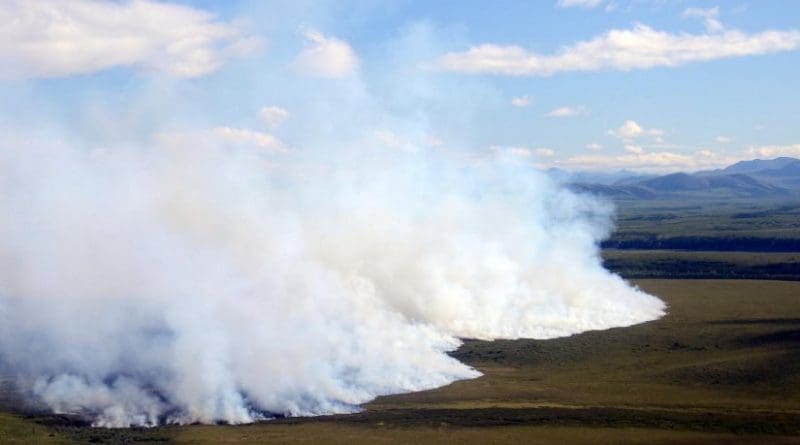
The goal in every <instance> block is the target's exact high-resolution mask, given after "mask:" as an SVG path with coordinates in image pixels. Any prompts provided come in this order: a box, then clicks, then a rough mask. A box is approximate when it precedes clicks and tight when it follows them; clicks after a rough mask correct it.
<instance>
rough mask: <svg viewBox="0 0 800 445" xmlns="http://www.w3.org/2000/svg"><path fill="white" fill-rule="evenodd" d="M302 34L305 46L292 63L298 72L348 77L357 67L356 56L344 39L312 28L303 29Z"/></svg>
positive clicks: (317, 75) (335, 77) (320, 75)
mask: <svg viewBox="0 0 800 445" xmlns="http://www.w3.org/2000/svg"><path fill="white" fill-rule="evenodd" d="M303 35H304V37H305V39H306V46H305V48H304V49H303V51H301V52H300V54H299V55H298V56H297V57H296V58H295V60H294V62H293V64H292V65H293V67H294V68H295V69H296V70H297V71H298V72H300V73H303V74H305V75H309V76H315V77H327V78H332V79H337V78H344V77H348V76H350V75H352V74H354V73H355V72H356V70H357V69H358V56H357V55H356V52H355V51H354V50H353V48H352V47H351V46H350V45H349V44H348V43H347V42H345V41H344V40H340V39H337V38H335V37H329V36H326V35H324V34H322V33H321V32H319V31H317V30H314V29H307V30H305V31H304V33H303Z"/></svg>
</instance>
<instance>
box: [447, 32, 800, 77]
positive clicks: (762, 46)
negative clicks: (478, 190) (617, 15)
mask: <svg viewBox="0 0 800 445" xmlns="http://www.w3.org/2000/svg"><path fill="white" fill-rule="evenodd" d="M799 47H800V31H798V30H789V31H775V30H768V31H762V32H758V33H747V32H743V31H738V30H725V31H724V32H719V33H706V34H685V33H680V34H672V33H668V32H664V31H658V30H655V29H653V28H650V27H649V26H645V25H637V26H635V27H634V28H632V29H614V30H611V31H608V32H606V33H605V34H602V35H599V36H597V37H595V38H593V39H591V40H585V41H581V42H577V43H574V44H572V45H568V46H565V47H563V48H562V49H561V50H559V51H558V52H557V53H555V54H549V55H548V54H539V53H535V52H531V51H528V50H526V49H524V48H522V47H519V46H514V45H495V44H491V43H487V44H482V45H478V46H474V47H472V48H469V49H468V50H467V51H463V52H451V53H447V54H445V55H444V56H442V57H441V58H439V60H438V66H439V67H440V68H441V69H443V70H446V71H456V72H462V73H489V74H499V75H511V76H546V75H551V74H555V73H560V72H567V71H601V70H622V71H628V70H635V69H649V68H654V67H662V66H664V67H675V66H680V65H684V64H687V63H691V62H700V61H709V60H715V59H723V58H729V57H743V56H754V55H761V54H769V53H776V52H781V51H792V50H796V49H798V48H799Z"/></svg>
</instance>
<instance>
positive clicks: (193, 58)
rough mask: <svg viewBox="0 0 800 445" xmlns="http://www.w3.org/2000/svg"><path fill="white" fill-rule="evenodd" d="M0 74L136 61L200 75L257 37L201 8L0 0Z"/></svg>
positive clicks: (44, 73)
mask: <svg viewBox="0 0 800 445" xmlns="http://www.w3.org/2000/svg"><path fill="white" fill-rule="evenodd" d="M0 21H1V22H2V23H3V26H2V27H0V76H2V77H6V78H53V77H65V76H72V75H76V74H87V73H93V72H97V71H102V70H107V69H111V68H116V67H133V68H136V69H139V70H142V71H146V72H147V71H149V72H157V73H162V74H167V75H169V76H172V77H199V76H203V75H206V74H209V73H211V72H214V71H216V70H218V69H219V68H220V67H221V66H222V65H224V63H225V62H226V60H228V59H229V58H231V57H237V56H242V55H244V54H247V53H250V52H253V51H256V50H258V49H259V48H260V46H261V41H260V39H259V38H257V37H254V36H247V35H244V34H243V32H242V30H241V29H240V28H239V27H238V26H237V25H234V24H231V23H225V22H220V21H216V20H215V17H214V16H213V15H212V14H210V13H208V12H206V11H203V10H201V9H195V8H192V7H189V6H183V5H177V4H171V3H163V2H156V1H150V0H139V1H133V2H97V1H90V0H72V1H69V2H65V1H62V0H37V1H24V0H8V1H3V2H0Z"/></svg>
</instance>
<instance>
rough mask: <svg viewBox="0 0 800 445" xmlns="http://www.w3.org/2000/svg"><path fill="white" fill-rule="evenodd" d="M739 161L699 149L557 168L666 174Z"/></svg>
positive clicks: (577, 160) (586, 158)
mask: <svg viewBox="0 0 800 445" xmlns="http://www.w3.org/2000/svg"><path fill="white" fill-rule="evenodd" d="M741 159H743V158H742V157H732V156H730V155H727V154H723V153H719V152H715V151H711V150H699V151H696V152H694V153H689V154H685V153H675V152H669V151H659V152H644V150H642V151H641V152H639V153H636V152H630V151H626V153H624V154H620V155H613V156H603V155H580V156H572V157H570V158H568V159H567V160H566V161H564V162H561V163H560V165H562V166H564V167H569V168H574V169H586V170H619V169H628V170H636V171H641V172H650V173H667V172H673V171H696V170H704V169H712V168H719V167H722V166H725V165H729V164H732V163H734V162H736V161H738V160H741Z"/></svg>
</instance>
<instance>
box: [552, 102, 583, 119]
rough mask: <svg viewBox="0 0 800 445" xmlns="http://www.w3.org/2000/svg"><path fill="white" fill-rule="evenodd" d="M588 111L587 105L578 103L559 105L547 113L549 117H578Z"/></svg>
mask: <svg viewBox="0 0 800 445" xmlns="http://www.w3.org/2000/svg"><path fill="white" fill-rule="evenodd" d="M587 112H588V110H587V109H586V107H584V106H583V105H578V106H575V107H558V108H556V109H554V110H550V111H548V112H547V113H545V116H547V117H576V116H583V115H585V114H586V113H587Z"/></svg>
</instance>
